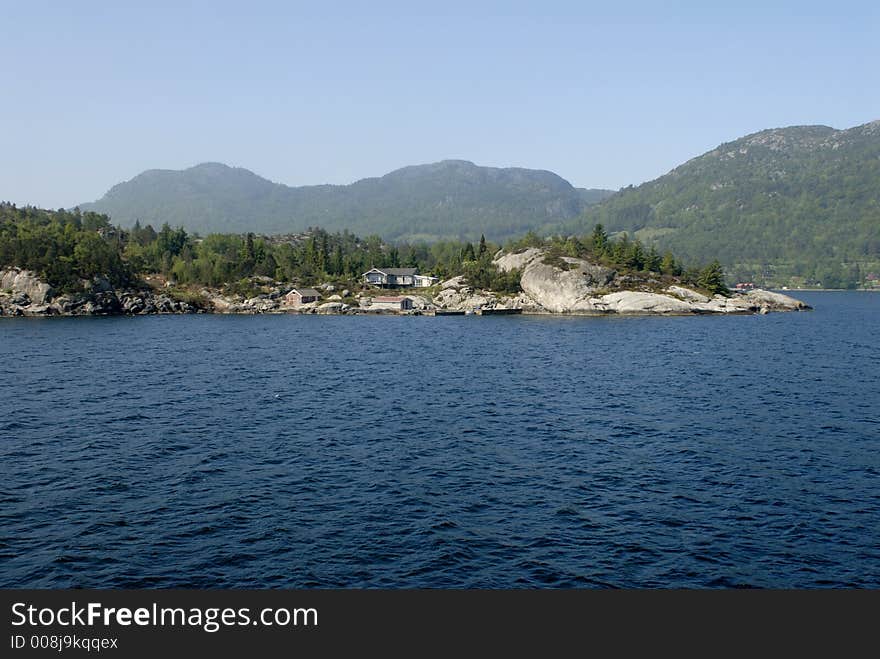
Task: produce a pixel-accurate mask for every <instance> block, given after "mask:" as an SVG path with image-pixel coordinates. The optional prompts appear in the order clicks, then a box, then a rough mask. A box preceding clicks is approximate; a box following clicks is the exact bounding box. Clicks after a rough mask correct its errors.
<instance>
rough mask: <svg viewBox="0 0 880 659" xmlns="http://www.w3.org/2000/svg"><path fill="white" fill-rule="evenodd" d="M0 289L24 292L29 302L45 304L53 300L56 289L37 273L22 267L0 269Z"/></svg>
mask: <svg viewBox="0 0 880 659" xmlns="http://www.w3.org/2000/svg"><path fill="white" fill-rule="evenodd" d="M0 290H7V291H11V292H12V293H24V294H25V295H27V297H28V299H29V300H30V301H29V304H36V305H44V304H47V303H49V302H51V300H52V298H53V297H54V296H55V289H53V288H52V287H51V286H50V285H49V284H47V283H46V282H44V281H43V280H42V279H40V278H39V277H38V276H37V274H36V273H34V272H31V271H29V270H21V269H20V268H10V269H8V270H0Z"/></svg>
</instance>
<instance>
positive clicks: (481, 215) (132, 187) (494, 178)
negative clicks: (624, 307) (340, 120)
mask: <svg viewBox="0 0 880 659" xmlns="http://www.w3.org/2000/svg"><path fill="white" fill-rule="evenodd" d="M610 194H612V192H611V191H608V190H585V189H579V188H575V187H573V186H572V185H571V184H570V183H569V182H568V181H566V180H565V179H563V178H561V177H559V176H557V175H556V174H554V173H552V172H548V171H542V170H531V169H520V168H504V169H500V168H495V167H480V166H477V165H475V164H473V163H471V162H467V161H464V160H444V161H442V162H438V163H433V164H429V165H417V166H411V167H404V168H402V169H398V170H396V171H393V172H391V173H389V174H386V175H385V176H382V177H379V178H367V179H363V180H360V181H357V182H356V183H352V184H351V185H315V186H304V187H288V186H286V185H281V184H278V183H273V182H271V181H268V180H266V179H264V178H261V177H260V176H257V175H256V174H254V173H253V172H251V171H248V170H247V169H242V168H239V167H235V168H233V167H228V166H226V165H223V164H219V163H205V164H201V165H197V166H195V167H191V168H189V169H185V170H182V171H173V170H149V171H146V172H143V173H142V174H139V175H138V176H136V177H134V178H133V179H131V180H130V181H127V182H125V183H120V184H118V185H116V186H114V187H113V188H111V189H110V191H109V192H107V194H106V195H104V197H103V198H101V199H99V200H98V201H96V202H94V203H88V204H81V205H80V208H81V209H82V210H92V211H98V212H101V213H107V214H109V215H110V216H111V218H112V220H113V221H114V222H115V223H117V224H120V225H122V226H130V225H132V224H133V223H134V222H135V220H140V222H141V223H142V224H146V223H150V224H153V225H154V226H159V225H161V224H162V223H164V222H168V223H169V224H170V225H172V226H183V227H185V228H186V229H188V230H190V231H197V232H200V233H212V232H230V233H243V232H246V231H253V232H256V233H289V232H293V231H297V230H302V229H305V228H307V227H309V226H320V227H322V228H324V229H327V230H331V231H334V230H342V229H348V230H350V231H353V232H355V233H358V234H361V235H368V234H378V235H381V236H382V237H383V238H386V239H389V240H418V239H424V240H435V239H441V238H466V239H470V240H476V239H478V238H479V237H480V234H481V233H483V234H485V235H486V236H487V237H488V238H490V239H494V240H504V239H506V238H509V237H514V236H518V235H521V234H523V233H525V232H526V231H528V230H529V229H535V228H536V227H540V226H544V225H547V224H553V223H558V222H563V221H568V220H571V219H573V218H576V217H578V216H579V215H581V214H582V213H583V211H584V209H585V208H587V207H588V206H589V205H590V204H593V203H596V202H597V201H600V200H601V199H604V198H605V197H607V196H608V195H610Z"/></svg>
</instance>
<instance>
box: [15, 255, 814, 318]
mask: <svg viewBox="0 0 880 659" xmlns="http://www.w3.org/2000/svg"><path fill="white" fill-rule="evenodd" d="M495 264H496V266H497V267H498V268H499V269H501V270H510V269H516V270H519V271H520V272H521V273H522V274H521V280H520V285H521V288H522V291H521V292H520V293H517V294H512V295H511V294H499V293H493V292H492V291H483V290H474V289H472V288H471V287H470V286H469V285H468V283H467V281H466V280H465V279H464V277H461V276H459V277H453V278H452V279H449V280H447V281H444V282H443V283H442V284H440V285H439V287H437V288H435V289H432V290H431V291H429V292H426V294H423V293H421V292H420V293H419V294H407V295H406V297H407V298H409V300H410V304H411V309H407V310H406V311H400V312H396V311H388V310H387V309H382V310H374V309H371V300H372V297H373V296H375V295H379V294H380V293H378V292H376V291H371V290H362V291H358V292H356V293H351V292H350V291H349V290H341V291H340V292H339V293H337V292H336V289H335V287H334V286H333V285H331V284H325V285H322V286H319V288H321V289H322V290H323V292H324V294H326V295H327V298H326V299H325V300H322V301H318V302H313V303H309V304H303V305H300V306H289V305H287V304H286V302H285V298H284V295H285V293H286V292H287V291H288V290H289V289H290V286H289V285H284V284H281V283H279V282H274V281H272V280H271V279H268V278H263V281H262V282H260V283H261V284H263V286H262V290H264V291H265V292H263V293H260V294H258V295H255V296H253V297H249V298H245V297H242V296H230V295H223V294H222V293H221V292H220V291H217V290H212V289H208V288H202V289H201V290H199V291H198V293H196V294H192V293H190V294H188V295H187V297H188V299H180V295H179V294H175V292H174V290H163V289H162V287H161V286H148V285H144V286H143V287H141V288H125V289H115V288H113V287H112V286H111V285H110V283H109V282H108V281H107V280H105V279H102V278H95V279H93V280H92V281H83V282H82V291H81V292H77V293H75V294H70V293H66V294H62V293H59V292H57V291H55V290H54V289H53V288H52V287H51V286H50V285H49V284H47V283H46V282H45V281H43V280H42V279H40V278H39V277H38V276H37V275H36V274H35V273H33V272H29V271H27V270H21V269H19V268H9V269H6V270H0V316H110V315H130V316H136V315H154V314H193V313H215V314H266V313H275V314H287V313H300V314H347V315H354V314H376V313H397V314H407V315H421V314H433V313H443V312H447V313H448V312H458V313H461V312H464V313H470V312H476V313H480V312H483V311H486V312H490V313H491V312H495V313H504V312H512V313H523V314H542V315H543V314H565V315H584V316H603V315H611V314H621V315H695V314H756V313H759V314H763V313H769V312H775V311H802V310H808V309H810V307H809V306H808V305H807V304H805V303H803V302H801V301H800V300H796V299H795V298H792V297H789V296H787V295H782V294H780V293H774V292H771V291H765V290H760V289H756V290H752V291H749V292H748V293H746V294H735V295H731V296H730V297H725V296H722V295H715V296H708V295H705V294H703V293H701V292H699V291H696V290H692V289H691V288H687V287H685V286H681V285H676V284H672V285H670V284H669V283H668V282H665V283H664V282H662V281H660V280H655V279H651V278H650V277H648V278H638V279H636V278H633V277H631V276H629V277H627V276H621V275H619V274H618V273H617V272H616V271H614V270H612V269H609V268H606V267H604V266H600V265H596V264H593V263H589V262H587V261H584V260H582V259H575V258H568V257H562V259H561V262H559V261H550V262H548V259H547V258H546V254H545V253H544V252H543V251H542V250H540V249H535V248H533V249H528V250H524V251H522V252H520V253H515V254H504V253H501V252H499V253H498V254H497V255H496V258H495Z"/></svg>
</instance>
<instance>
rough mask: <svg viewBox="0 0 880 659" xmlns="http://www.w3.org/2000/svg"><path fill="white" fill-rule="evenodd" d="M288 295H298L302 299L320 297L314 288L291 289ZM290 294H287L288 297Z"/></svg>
mask: <svg viewBox="0 0 880 659" xmlns="http://www.w3.org/2000/svg"><path fill="white" fill-rule="evenodd" d="M290 293H299V294H300V295H302V296H303V297H321V294H320V293H319V292H318V291H316V290H315V289H314V288H292V289H290ZM290 293H288V295H290Z"/></svg>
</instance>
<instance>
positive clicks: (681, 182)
mask: <svg viewBox="0 0 880 659" xmlns="http://www.w3.org/2000/svg"><path fill="white" fill-rule="evenodd" d="M596 223H602V224H603V225H604V226H605V228H606V229H607V230H610V231H618V232H619V231H626V232H628V233H629V234H630V235H635V236H637V237H638V238H640V239H641V240H642V241H643V242H647V243H651V244H654V245H656V246H658V247H659V248H660V249H661V250H662V249H667V248H668V249H671V250H672V251H673V252H675V254H676V255H677V256H681V257H682V258H684V259H685V260H686V261H688V262H691V263H706V262H708V261H710V260H712V259H714V258H718V259H720V260H721V262H722V263H724V264H725V266H727V267H728V269H729V270H733V271H736V270H737V269H739V270H740V271H741V272H742V276H748V275H749V274H750V273H751V274H753V273H756V272H762V271H764V270H765V269H766V268H765V266H768V265H772V266H773V268H775V269H778V270H784V271H785V272H786V274H787V275H790V276H800V277H803V278H805V279H806V280H810V279H813V280H814V281H832V280H833V281H841V278H842V277H843V276H844V275H846V276H847V277H850V279H852V277H855V276H857V275H858V273H849V274H847V273H846V272H840V271H838V270H839V269H840V268H844V270H846V268H847V267H849V266H847V265H846V264H851V265H852V267H853V268H855V265H854V264H859V263H860V264H862V266H863V267H869V268H876V267H877V266H876V265H874V264H877V263H878V262H880V121H873V122H871V123H867V124H863V125H861V126H856V127H854V128H850V129H846V130H836V129H834V128H830V127H828V126H792V127H788V128H775V129H770V130H763V131H760V132H757V133H753V134H751V135H747V136H745V137H742V138H740V139H737V140H734V141H732V142H727V143H725V144H721V145H720V146H718V147H717V148H715V149H712V150H711V151H708V152H707V153H705V154H703V155H701V156H699V157H696V158H693V159H692V160H689V161H688V162H686V163H684V164H682V165H680V166H679V167H676V168H675V169H673V170H672V171H670V172H669V173H668V174H666V175H664V176H661V177H659V178H657V179H655V180H653V181H649V182H647V183H644V184H642V185H639V186H637V187H632V186H630V187H628V188H624V189H622V190H621V191H620V192H618V193H617V194H615V195H614V196H612V197H611V198H609V199H607V200H605V201H604V202H603V203H601V204H599V205H597V206H594V207H592V208H588V209H587V210H586V212H585V213H584V215H583V216H582V217H580V218H578V219H577V220H575V221H573V222H568V223H563V225H561V226H560V227H557V230H559V231H561V232H563V233H564V232H574V233H583V232H585V231H589V230H590V229H591V228H592V227H593V226H594V225H595V224H596ZM771 269H772V268H771ZM820 270H821V271H820ZM878 272H880V270H878ZM862 274H864V273H862ZM783 281H784V280H783Z"/></svg>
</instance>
